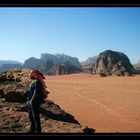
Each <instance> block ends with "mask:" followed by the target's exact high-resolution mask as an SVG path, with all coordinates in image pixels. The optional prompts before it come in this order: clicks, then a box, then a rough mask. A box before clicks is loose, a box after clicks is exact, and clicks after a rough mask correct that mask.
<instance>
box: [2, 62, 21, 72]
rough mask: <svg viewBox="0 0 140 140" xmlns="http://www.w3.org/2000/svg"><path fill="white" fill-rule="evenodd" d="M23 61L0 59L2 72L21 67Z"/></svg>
mask: <svg viewBox="0 0 140 140" xmlns="http://www.w3.org/2000/svg"><path fill="white" fill-rule="evenodd" d="M22 65H23V64H22V63H21V62H18V61H14V60H0V72H4V71H7V70H9V69H12V68H15V67H16V68H21V67H22Z"/></svg>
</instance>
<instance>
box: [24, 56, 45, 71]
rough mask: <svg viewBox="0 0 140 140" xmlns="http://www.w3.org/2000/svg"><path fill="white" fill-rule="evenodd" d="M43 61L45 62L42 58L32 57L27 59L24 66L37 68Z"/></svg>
mask: <svg viewBox="0 0 140 140" xmlns="http://www.w3.org/2000/svg"><path fill="white" fill-rule="evenodd" d="M42 63H43V62H42V61H41V60H40V59H37V58H35V57H30V58H29V59H27V60H25V62H24V64H23V67H24V68H33V69H37V68H38V66H39V65H41V64H42Z"/></svg>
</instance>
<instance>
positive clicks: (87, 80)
mask: <svg viewBox="0 0 140 140" xmlns="http://www.w3.org/2000/svg"><path fill="white" fill-rule="evenodd" d="M46 85H47V87H48V90H49V91H50V94H49V96H48V99H50V100H52V101H54V102H55V103H56V104H58V105H59V106H60V107H61V108H63V109H64V110H65V111H66V112H68V113H70V114H72V115H74V117H75V118H76V119H77V120H78V121H79V122H80V124H82V125H84V126H88V127H91V128H94V129H95V130H96V131H95V133H98V132H99V133H104V132H105V133H106V132H107V133H108V132H120V133H121V132H122V133H123V132H124V133H131V132H132V133H133V132H136V133H137V132H138V133H139V132H140V75H133V76H124V77H117V76H109V77H99V76H98V75H91V74H83V73H80V74H71V75H61V76H46Z"/></svg>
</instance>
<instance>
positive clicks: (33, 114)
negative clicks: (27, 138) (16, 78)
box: [27, 70, 49, 133]
mask: <svg viewBox="0 0 140 140" xmlns="http://www.w3.org/2000/svg"><path fill="white" fill-rule="evenodd" d="M30 78H31V79H32V82H31V84H30V86H29V92H28V96H27V103H28V114H29V119H30V123H31V125H30V129H29V131H28V132H27V133H41V124H40V105H41V103H42V101H43V98H47V96H48V94H49V91H48V90H47V89H46V88H47V87H46V85H45V81H44V79H45V77H44V76H43V74H42V73H41V72H39V71H38V70H31V73H30ZM42 95H43V97H42Z"/></svg>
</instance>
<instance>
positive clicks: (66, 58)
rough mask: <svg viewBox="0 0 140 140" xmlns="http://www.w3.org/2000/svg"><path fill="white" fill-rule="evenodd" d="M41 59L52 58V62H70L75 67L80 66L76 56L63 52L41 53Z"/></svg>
mask: <svg viewBox="0 0 140 140" xmlns="http://www.w3.org/2000/svg"><path fill="white" fill-rule="evenodd" d="M40 59H41V60H45V61H46V60H52V61H53V63H54V64H63V63H65V62H70V63H71V64H72V65H74V66H76V67H81V64H80V62H79V60H78V58H76V57H71V56H69V55H65V54H54V55H52V54H49V53H43V54H41V58H40Z"/></svg>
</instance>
